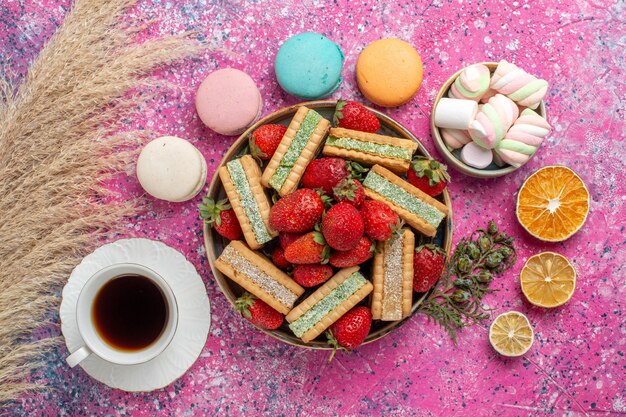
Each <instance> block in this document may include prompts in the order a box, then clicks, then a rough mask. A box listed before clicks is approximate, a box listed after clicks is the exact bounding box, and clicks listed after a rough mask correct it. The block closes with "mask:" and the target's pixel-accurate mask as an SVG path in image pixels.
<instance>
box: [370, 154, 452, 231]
mask: <svg viewBox="0 0 626 417" xmlns="http://www.w3.org/2000/svg"><path fill="white" fill-rule="evenodd" d="M363 187H364V188H365V195H366V196H368V197H369V198H371V199H373V200H378V201H382V202H383V203H386V204H388V205H389V206H390V207H391V208H392V209H393V210H394V211H395V212H396V213H398V215H399V216H400V217H402V218H403V219H404V221H405V222H407V223H408V224H409V225H411V226H413V227H414V228H415V229H416V230H418V231H419V232H421V233H423V234H424V235H426V236H430V237H434V236H435V234H437V227H439V224H440V223H441V221H442V220H443V219H444V218H445V217H446V216H447V215H448V208H447V207H446V206H445V204H443V203H441V202H439V201H437V200H435V199H434V198H432V197H431V196H429V195H428V194H426V193H424V192H423V191H422V190H420V189H419V188H417V187H415V186H413V185H412V184H409V183H408V182H406V181H404V180H403V179H401V178H400V177H398V176H397V175H395V174H394V173H393V172H391V171H389V170H388V169H386V168H383V167H382V166H380V165H374V166H373V167H372V169H371V170H370V172H369V173H368V174H367V177H366V178H365V181H363Z"/></svg>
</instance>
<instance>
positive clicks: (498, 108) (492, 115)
mask: <svg viewBox="0 0 626 417" xmlns="http://www.w3.org/2000/svg"><path fill="white" fill-rule="evenodd" d="M518 115H519V109H518V108H517V105H516V104H515V103H514V102H513V101H511V100H510V99H508V98H507V97H506V96H503V95H502V94H496V95H495V96H493V97H491V98H490V99H489V102H487V104H483V105H482V106H481V108H480V111H479V112H478V114H477V115H476V118H475V119H474V120H473V121H472V122H471V123H470V126H469V133H470V136H471V138H472V140H473V141H474V142H476V143H477V144H478V145H480V146H482V147H483V148H485V149H493V148H494V147H495V146H496V145H497V144H498V142H500V141H501V140H502V138H503V137H504V135H505V133H506V132H507V130H509V127H511V125H512V124H513V122H514V121H515V119H517V116H518Z"/></svg>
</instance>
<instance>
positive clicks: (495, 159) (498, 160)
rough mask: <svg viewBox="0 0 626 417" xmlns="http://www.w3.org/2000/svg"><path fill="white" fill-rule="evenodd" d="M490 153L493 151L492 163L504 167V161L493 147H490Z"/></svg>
mask: <svg viewBox="0 0 626 417" xmlns="http://www.w3.org/2000/svg"><path fill="white" fill-rule="evenodd" d="M491 153H493V163H494V164H496V165H497V166H498V167H499V168H504V166H505V165H506V162H504V161H503V160H502V158H500V155H498V152H496V150H495V149H492V150H491Z"/></svg>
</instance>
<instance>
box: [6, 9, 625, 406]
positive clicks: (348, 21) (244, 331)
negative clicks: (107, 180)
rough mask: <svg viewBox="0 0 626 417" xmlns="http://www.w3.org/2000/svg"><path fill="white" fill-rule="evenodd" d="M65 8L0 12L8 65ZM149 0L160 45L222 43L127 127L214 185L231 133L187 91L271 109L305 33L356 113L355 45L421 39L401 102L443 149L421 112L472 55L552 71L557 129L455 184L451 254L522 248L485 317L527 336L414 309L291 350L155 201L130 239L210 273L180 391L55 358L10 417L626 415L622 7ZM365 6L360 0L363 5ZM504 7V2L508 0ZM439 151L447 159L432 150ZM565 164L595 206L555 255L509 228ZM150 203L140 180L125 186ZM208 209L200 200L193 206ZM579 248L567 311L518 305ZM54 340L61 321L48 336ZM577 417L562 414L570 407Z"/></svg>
mask: <svg viewBox="0 0 626 417" xmlns="http://www.w3.org/2000/svg"><path fill="white" fill-rule="evenodd" d="M69 3H70V2H69V1H68V0H22V1H17V0H3V1H2V7H1V10H2V13H0V46H1V47H0V63H1V64H3V65H4V66H8V67H9V68H11V69H12V70H13V71H16V72H17V73H18V74H23V73H24V72H25V71H26V67H27V62H28V60H30V59H32V57H34V56H35V55H36V54H37V52H38V50H39V49H40V48H41V47H42V45H43V43H44V42H45V40H46V39H48V38H49V37H50V35H51V34H52V32H53V31H54V29H55V27H56V26H57V25H59V24H60V23H61V22H62V20H63V17H64V15H65V14H66V12H67V9H68V7H69ZM288 3H290V4H288V5H287V4H283V2H280V1H275V2H274V1H273V2H257V4H247V2H242V1H215V2H213V1H210V2H208V3H207V2H205V1H195V0H179V1H174V0H162V1H161V0H152V1H150V0H140V2H139V5H138V7H136V8H135V9H133V11H132V15H133V16H135V18H136V19H137V20H148V19H155V23H154V25H153V26H152V27H151V30H150V35H158V34H165V33H171V32H180V31H184V30H189V29H195V30H197V31H198V32H199V33H200V34H201V36H202V37H203V38H206V39H207V41H208V43H209V44H210V45H211V46H212V47H213V50H211V51H208V52H207V53H205V54H204V55H203V56H201V57H200V58H199V59H195V60H193V61H189V62H185V63H182V64H180V65H177V66H174V67H172V68H168V69H165V70H163V71H161V72H159V73H158V74H157V76H158V77H162V78H167V79H168V80H170V81H172V82H174V83H175V84H177V85H178V86H179V87H180V89H179V90H178V91H174V92H171V93H170V94H168V95H167V96H166V97H164V98H163V99H162V100H160V101H159V102H156V103H154V102H153V103H148V105H147V106H146V108H145V110H144V111H145V113H144V114H142V115H141V117H137V118H136V120H135V125H136V126H138V127H142V128H146V129H151V130H154V131H155V132H156V133H157V134H173V135H177V136H181V137H184V138H187V139H189V140H190V141H192V142H193V143H194V144H196V145H197V146H198V147H199V148H200V149H201V151H202V152H203V153H204V155H205V156H206V158H207V161H208V163H209V171H210V173H211V174H213V171H214V169H215V166H216V165H217V163H218V162H219V160H220V158H221V156H222V154H223V153H224V151H225V150H226V149H227V148H228V146H229V145H230V144H231V143H232V142H233V140H234V138H230V137H223V136H219V135H216V134H214V133H212V132H210V131H208V130H206V129H204V128H203V127H202V126H201V124H200V123H199V120H198V119H197V116H196V114H195V110H194V106H193V97H194V91H195V88H196V87H197V85H198V84H199V82H200V81H201V80H202V78H203V77H204V76H205V75H206V74H207V73H209V72H211V71H212V70H214V69H216V68H222V67H226V66H233V67H236V68H240V69H243V70H245V71H247V72H248V73H249V74H250V75H251V76H252V77H253V78H254V79H255V80H256V81H257V83H258V84H259V86H260V88H261V92H262V95H263V99H264V101H265V107H264V111H263V113H264V114H268V113H270V112H272V111H274V110H276V109H279V108H281V107H283V106H286V105H289V104H293V103H296V102H297V100H296V99H294V98H293V97H289V96H288V95H286V94H285V93H283V92H282V91H281V90H280V88H279V87H278V85H277V83H276V80H275V77H274V72H273V68H272V62H273V59H274V56H275V53H276V50H277V47H278V45H280V43H281V42H282V41H283V40H284V39H285V38H287V37H288V36H290V35H292V34H295V33H298V32H301V31H307V30H313V31H317V32H321V33H323V34H325V35H326V36H328V37H329V38H331V39H333V40H334V41H336V42H337V43H339V45H340V46H341V48H342V49H343V51H344V53H345V55H346V62H345V66H344V72H343V75H344V82H343V84H342V85H341V88H340V89H339V90H338V91H337V92H336V93H335V94H333V96H332V97H333V98H339V97H344V98H351V99H356V100H361V101H363V100H364V99H363V97H362V96H361V95H360V94H359V91H358V89H357V88H356V83H355V79H354V66H355V62H356V59H357V57H358V55H359V52H360V51H361V49H362V48H363V47H364V46H365V45H367V44H368V43H370V42H372V41H374V40H376V39H379V38H382V37H399V38H402V39H405V40H407V41H409V42H411V43H412V44H413V45H414V46H415V47H416V48H417V50H418V51H419V52H420V53H421V56H422V59H423V61H424V67H425V73H424V83H423V84H422V88H421V90H420V91H419V93H418V95H417V97H416V98H415V99H414V100H412V101H411V102H410V103H408V104H406V105H404V106H402V107H400V108H397V109H391V110H385V112H386V113H387V114H389V115H390V116H392V117H395V118H396V119H398V120H399V121H401V122H402V123H404V124H405V125H406V126H408V127H409V128H410V129H411V130H412V131H413V133H415V134H416V135H417V136H418V137H420V138H422V139H423V143H424V145H425V146H426V147H427V148H428V149H429V150H430V151H431V152H435V150H434V146H433V144H432V141H431V138H430V132H429V128H428V118H429V115H430V112H431V107H432V102H433V98H434V97H435V94H436V92H437V90H438V89H439V87H440V86H441V84H442V83H443V82H444V81H445V80H446V79H447V78H448V77H449V76H450V75H451V74H452V73H453V72H454V71H456V70H457V69H458V68H459V67H461V66H463V65H466V64H468V63H472V62H476V61H485V60H499V59H501V58H506V59H509V60H512V61H513V62H515V63H517V64H519V65H521V66H522V67H523V68H525V69H527V70H529V71H530V72H532V73H534V74H536V75H538V76H540V77H542V78H545V79H547V80H548V81H549V82H550V91H549V93H548V96H547V99H546V101H547V108H548V114H549V121H550V123H551V124H552V126H553V127H554V130H553V133H552V134H551V135H550V137H549V138H548V140H547V142H546V143H545V144H544V145H543V147H542V148H541V150H540V151H539V153H538V155H537V156H536V157H535V158H534V159H533V160H532V161H531V162H530V163H529V164H528V165H527V166H525V167H524V168H523V169H521V170H519V171H518V172H516V173H514V174H512V175H509V176H507V177H504V178H500V179H496V180H476V179H472V178H468V177H464V176H463V175H461V174H459V173H457V172H452V179H453V183H452V185H451V186H450V192H451V195H452V198H453V206H454V220H455V230H454V236H455V242H456V241H458V239H459V238H460V237H462V236H464V235H466V234H467V233H468V232H469V231H471V230H472V229H473V228H475V227H476V226H477V225H481V224H485V223H486V222H487V220H488V219H491V218H493V219H495V221H496V222H497V223H498V225H500V226H501V227H502V228H504V229H506V230H507V231H508V232H510V233H511V234H513V235H514V236H516V237H517V242H518V247H519V252H520V257H519V259H518V262H517V264H516V265H515V267H514V268H513V270H511V271H510V272H509V273H507V274H506V275H505V276H504V277H502V278H500V279H498V280H497V281H496V282H495V283H494V286H495V287H496V288H498V289H500V291H499V292H497V293H495V294H492V295H489V296H488V297H486V303H487V304H488V305H490V306H491V307H493V308H494V311H493V313H492V314H493V316H494V317H495V315H497V314H499V313H501V312H504V311H507V310H510V309H514V310H518V311H521V312H523V313H525V314H526V315H528V317H529V318H530V321H531V323H532V325H533V326H534V328H535V332H536V340H535V344H534V346H533V347H532V349H531V350H530V352H529V353H528V354H527V355H526V356H524V357H522V358H519V359H504V358H502V357H500V356H498V355H497V354H496V353H495V352H494V351H493V350H492V349H491V347H490V346H489V342H488V340H487V323H485V324H484V325H480V326H476V327H472V328H468V329H466V330H465V331H464V332H463V333H462V335H461V336H460V338H459V347H458V348H456V347H454V346H453V345H452V343H451V342H450V340H449V339H448V337H447V336H446V334H445V333H444V332H442V331H441V330H440V329H439V328H437V327H435V326H433V325H429V324H428V323H427V321H426V319H425V318H424V317H423V316H417V317H414V318H412V319H411V320H410V321H409V322H408V323H406V325H404V326H403V327H402V328H401V329H400V330H398V331H397V332H395V333H393V334H391V335H389V336H388V337H386V338H384V339H382V340H380V341H379V342H376V343H373V344H371V345H368V346H365V347H363V348H361V349H359V350H358V351H356V352H355V353H353V354H351V355H338V356H337V357H336V358H335V360H334V361H333V362H332V363H331V364H329V363H328V362H327V359H328V353H326V352H318V351H308V350H302V349H298V348H294V347H290V346H286V345H283V344H281V343H279V342H277V341H276V340H274V339H271V338H269V337H267V336H265V335H263V334H261V333H259V332H257V331H256V330H254V329H253V328H252V327H251V326H249V325H248V324H247V323H246V322H244V321H243V320H242V319H241V318H240V317H239V316H238V315H237V314H235V313H234V312H233V310H232V309H231V308H230V306H229V305H228V304H227V302H226V300H225V298H224V296H223V295H222V294H221V293H220V292H219V290H218V288H217V286H216V284H215V283H214V281H213V278H212V276H211V274H210V272H209V267H208V263H207V261H206V258H205V252H204V248H203V246H202V234H201V222H200V221H199V220H198V216H197V211H196V208H195V207H196V203H197V201H190V202H188V203H185V204H166V203H163V202H158V201H154V200H152V199H149V198H146V199H145V201H147V202H148V203H149V205H150V211H149V213H148V214H146V215H143V216H141V217H139V218H137V219H136V221H134V222H132V224H128V226H127V229H128V236H145V237H150V238H154V239H159V240H162V241H164V242H165V243H167V244H169V245H171V246H173V247H175V248H177V249H178V250H180V251H181V252H183V253H184V254H185V255H186V256H187V258H188V259H189V260H190V261H191V262H193V263H194V264H195V266H196V267H197V269H198V271H199V272H200V274H201V275H202V276H203V278H204V279H205V281H206V286H207V291H208V294H209V297H210V299H211V302H212V306H213V325H212V329H211V332H210V335H209V338H208V341H207V344H206V346H205V348H204V351H203V353H202V356H201V358H200V359H199V360H198V361H197V362H196V364H195V365H194V366H193V367H192V368H191V370H190V371H189V372H188V373H187V374H186V375H185V376H184V377H183V378H181V379H180V380H179V381H177V382H176V383H174V384H172V385H171V386H169V387H168V388H166V389H163V390H160V391H157V392H153V393H150V394H128V393H124V392H120V391H117V390H111V389H109V388H107V387H106V386H103V385H101V384H100V383H97V382H95V381H93V380H91V379H90V378H89V377H88V376H87V375H86V374H85V373H84V372H83V371H82V370H81V369H79V368H77V369H74V370H70V369H69V368H68V367H67V365H65V363H64V362H63V357H64V356H65V355H66V354H67V352H66V351H65V349H64V348H62V349H59V350H58V351H56V352H54V353H53V354H52V355H51V356H49V357H48V358H47V366H46V368H45V369H44V370H43V372H42V373H41V374H40V375H39V376H38V377H40V378H43V379H44V380H46V381H48V382H49V384H50V389H49V390H46V391H45V392H42V393H39V394H32V395H30V396H27V397H25V398H24V399H23V400H22V401H21V402H19V403H18V404H17V405H16V406H15V408H14V409H13V410H12V411H13V414H14V415H17V416H34V415H45V416H56V415H62V416H63V415H71V416H77V415H125V416H126V415H135V416H153V415H175V416H188V415H230V416H238V415H272V416H274V415H285V416H292V415H298V416H309V415H313V416H326V415H342V416H343V415H348V416H353V415H365V416H374V415H385V416H409V415H419V416H422V415H476V416H479V415H480V416H482V415H541V414H555V415H575V416H579V415H617V414H625V413H626V360H625V358H624V353H625V352H626V325H625V318H626V315H625V313H624V310H623V309H624V300H625V299H626V286H625V284H624V278H625V275H626V274H625V271H624V264H625V261H626V256H625V253H624V244H625V242H624V240H625V238H624V235H625V234H624V223H625V210H624V199H625V198H626V197H625V195H626V187H625V183H626V174H625V172H626V166H625V164H624V161H623V157H622V155H621V153H624V152H625V151H626V146H625V142H624V135H625V127H626V124H625V123H624V112H625V108H624V107H625V106H624V103H625V101H624V100H625V97H626V88H625V84H624V74H626V62H625V60H624V49H625V46H626V37H625V36H626V24H625V17H626V10H625V9H624V7H625V5H624V2H623V0H595V1H594V0H573V1H570V0H558V1H552V0H518V1H506V2H497V1H490V0H487V1H466V0H454V1H452V0H444V1H442V0H435V1H430V2H428V1H418V0H413V1H410V0H409V1H399V2H384V1H380V2H367V1H366V2H365V3H370V4H363V5H362V4H360V3H361V2H348V1H344V0H339V1H335V2H327V3H324V2H322V1H313V0H303V1H299V2H295V1H293V2H291V1H290V2H288ZM357 3H358V4H357ZM504 3H507V5H504ZM435 155H437V154H436V153H435ZM550 164H564V165H567V166H569V167H571V168H572V169H574V170H575V171H577V172H578V173H579V174H580V176H581V177H582V178H583V179H584V181H585V182H586V183H587V185H588V187H589V190H590V192H591V198H592V201H591V212H590V214H589V218H588V219H587V223H586V225H585V226H584V227H583V229H582V230H581V231H580V232H579V233H578V234H576V235H575V236H574V237H572V238H571V239H569V240H568V241H566V242H564V243H559V244H545V243H541V242H539V241H537V240H535V239H533V238H531V237H529V236H528V235H527V234H526V233H525V232H524V230H523V229H522V228H521V227H520V226H519V225H518V223H517V221H516V219H515V196H516V192H517V190H518V188H519V186H520V185H521V184H522V182H523V181H524V179H525V178H526V177H527V176H528V175H529V174H530V173H531V172H533V171H535V170H536V169H538V168H540V167H542V166H545V165H550ZM118 188H119V190H121V192H122V193H123V195H124V196H139V195H140V194H141V190H140V188H139V186H138V184H137V180H136V178H134V177H128V178H124V179H123V180H120V182H119V184H118ZM197 200H198V199H197ZM543 250H553V251H556V252H560V253H562V254H564V255H566V256H568V257H569V258H570V259H571V260H572V261H573V263H574V265H575V267H576V269H577V270H578V274H579V280H578V286H577V289H576V293H575V294H574V297H573V299H572V300H571V302H570V303H569V304H568V305H566V306H564V307H562V308H557V309H554V310H544V309H540V308H536V307H532V306H531V305H529V304H528V303H527V302H525V301H524V300H523V296H522V294H521V291H520V289H519V278H518V273H519V270H520V269H521V266H522V265H523V263H524V261H525V260H526V259H527V258H528V257H529V256H531V255H532V254H535V253H537V252H540V251H543ZM50 331H51V333H53V334H58V333H59V329H58V328H56V327H55V328H53V329H51V330H50ZM568 413H569V414H568Z"/></svg>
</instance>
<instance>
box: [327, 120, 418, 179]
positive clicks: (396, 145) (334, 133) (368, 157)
mask: <svg viewBox="0 0 626 417" xmlns="http://www.w3.org/2000/svg"><path fill="white" fill-rule="evenodd" d="M416 150H417V143H415V142H413V141H412V140H408V139H400V138H394V137H391V136H383V135H377V134H375V133H367V132H359V131H357V130H350V129H344V128H340V127H337V128H332V129H330V132H329V134H328V139H326V144H325V145H324V149H323V150H322V153H323V154H324V155H327V156H337V157H339V158H344V159H349V160H351V161H356V162H360V163H362V164H364V165H368V166H371V165H375V164H378V165H381V166H384V167H385V168H388V169H390V170H391V171H393V172H395V173H396V174H398V175H404V174H406V172H407V171H408V170H409V165H410V164H411V158H412V157H413V153H414V152H415V151H416Z"/></svg>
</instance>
